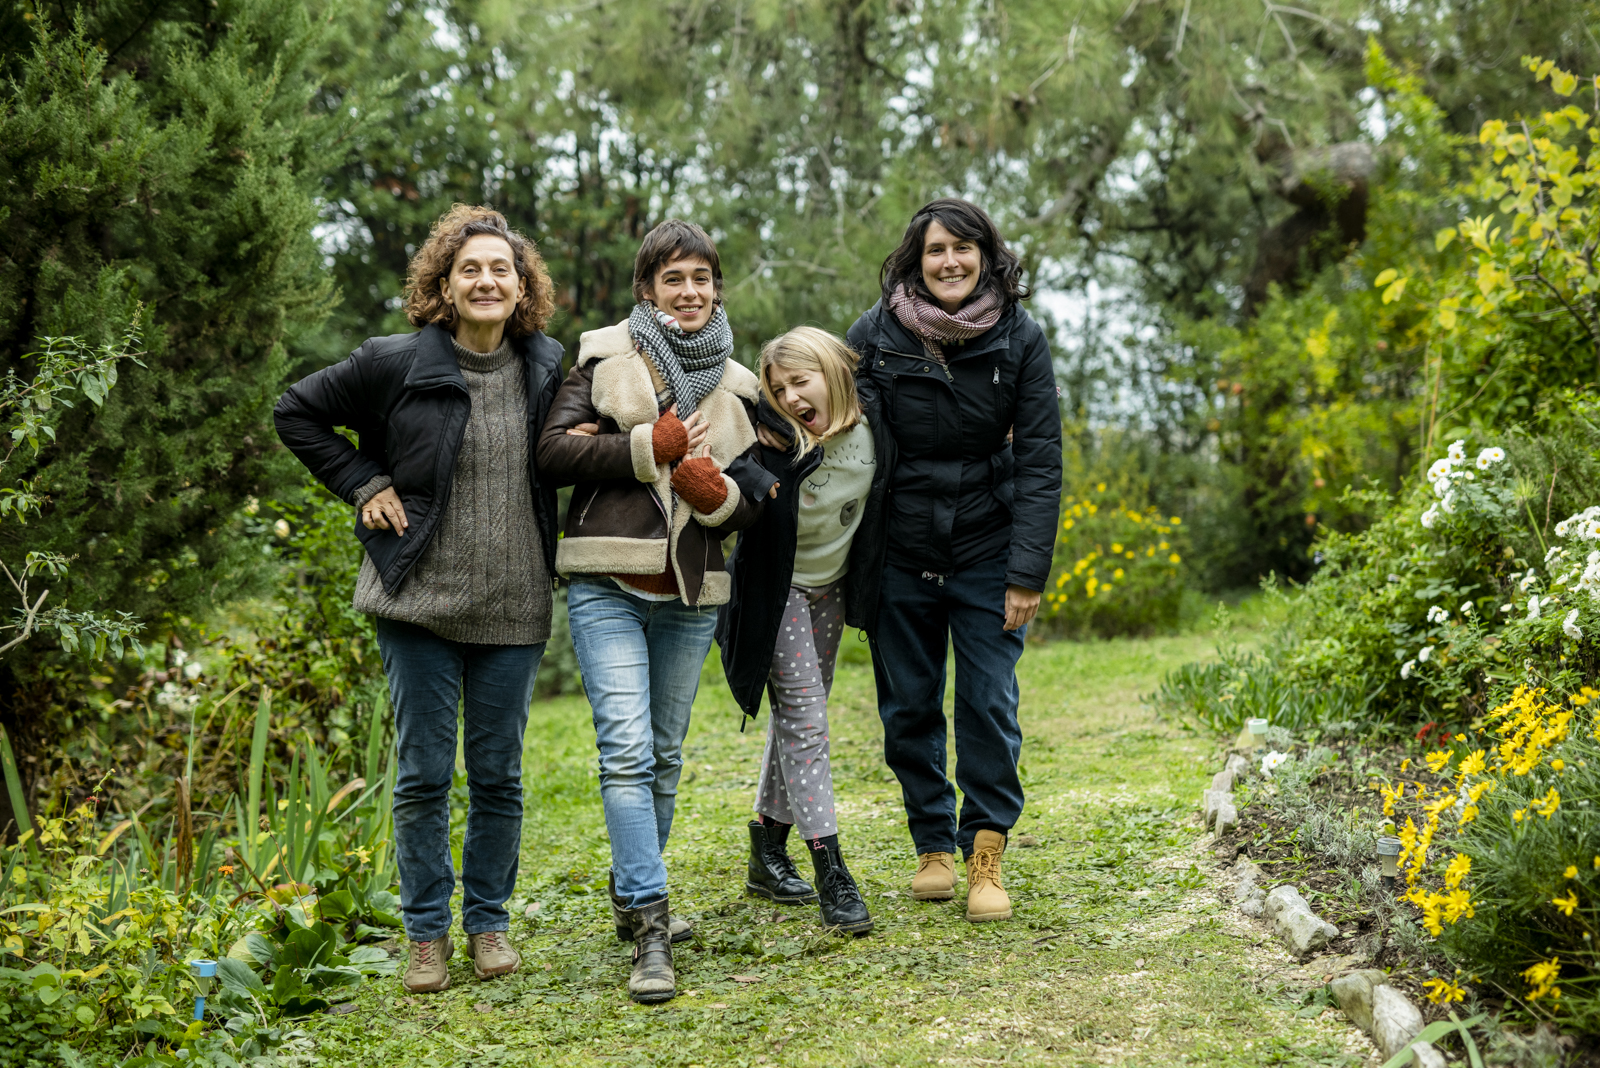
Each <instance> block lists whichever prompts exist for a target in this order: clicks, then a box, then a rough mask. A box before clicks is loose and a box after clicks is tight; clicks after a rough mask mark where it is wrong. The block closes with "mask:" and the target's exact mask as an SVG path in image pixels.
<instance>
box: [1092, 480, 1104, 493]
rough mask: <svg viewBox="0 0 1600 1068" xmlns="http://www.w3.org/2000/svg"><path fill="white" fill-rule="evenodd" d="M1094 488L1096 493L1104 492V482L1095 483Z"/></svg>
mask: <svg viewBox="0 0 1600 1068" xmlns="http://www.w3.org/2000/svg"><path fill="white" fill-rule="evenodd" d="M1094 490H1095V492H1096V493H1104V492H1105V491H1106V484H1105V483H1104V482H1100V483H1097V484H1096V485H1095V487H1094Z"/></svg>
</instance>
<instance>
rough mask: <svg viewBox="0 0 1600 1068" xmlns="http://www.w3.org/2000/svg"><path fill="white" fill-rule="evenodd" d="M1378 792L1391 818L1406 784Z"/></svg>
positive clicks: (1386, 814)
mask: <svg viewBox="0 0 1600 1068" xmlns="http://www.w3.org/2000/svg"><path fill="white" fill-rule="evenodd" d="M1378 792H1379V793H1380V794H1382V795H1383V814H1384V815H1385V816H1393V815H1394V803H1395V802H1396V801H1400V800H1403V799H1404V798H1405V796H1406V784H1405V783H1401V784H1400V785H1399V786H1380V787H1378ZM1595 859H1596V860H1597V861H1600V857H1596V858H1595Z"/></svg>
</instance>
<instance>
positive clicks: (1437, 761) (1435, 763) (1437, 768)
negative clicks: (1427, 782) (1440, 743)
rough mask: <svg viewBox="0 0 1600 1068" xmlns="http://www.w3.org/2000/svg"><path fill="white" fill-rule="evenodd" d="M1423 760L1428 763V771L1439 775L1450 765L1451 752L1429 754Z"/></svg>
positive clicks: (1443, 751)
mask: <svg viewBox="0 0 1600 1068" xmlns="http://www.w3.org/2000/svg"><path fill="white" fill-rule="evenodd" d="M1422 759H1424V760H1426V761H1427V762H1428V770H1429V771H1431V772H1433V773H1434V774H1435V775H1437V774H1439V772H1441V771H1443V770H1444V769H1445V767H1446V765H1448V764H1449V763H1450V750H1448V749H1440V750H1439V751H1437V752H1434V753H1429V754H1428V755H1427V756H1425V757H1423V758H1422Z"/></svg>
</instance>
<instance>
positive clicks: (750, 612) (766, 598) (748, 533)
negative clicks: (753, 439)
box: [717, 398, 883, 716]
mask: <svg viewBox="0 0 1600 1068" xmlns="http://www.w3.org/2000/svg"><path fill="white" fill-rule="evenodd" d="M870 418H871V416H868V419H869V420H870ZM756 419H757V422H758V423H759V424H760V425H761V426H764V427H766V428H767V429H768V430H770V431H772V432H773V434H774V435H775V436H776V437H777V438H778V439H779V440H781V441H786V440H789V439H790V438H792V436H793V432H792V431H791V430H790V428H789V424H787V423H785V422H784V421H783V418H782V417H781V416H779V415H778V413H777V412H775V411H773V410H772V408H771V406H769V405H768V404H767V401H766V399H765V398H762V400H761V403H760V405H759V406H758V407H757V409H756ZM756 450H757V455H756V457H755V459H756V460H757V461H758V462H759V463H760V464H761V466H762V467H763V468H765V469H766V470H767V471H769V472H771V473H772V475H773V476H775V477H776V478H777V480H778V495H777V497H776V498H774V499H771V500H769V501H767V506H766V509H765V510H764V511H763V512H762V514H761V518H760V519H758V520H756V522H755V524H754V525H753V526H751V527H749V528H748V529H746V530H745V531H744V532H743V533H741V534H740V535H739V544H738V545H736V546H734V549H733V554H732V555H731V556H729V557H728V572H729V574H730V575H731V577H732V579H733V596H732V598H731V599H730V600H729V601H728V603H727V604H725V605H723V606H722V607H721V608H720V609H718V612H717V645H718V646H719V647H720V648H721V650H722V671H723V674H725V675H726V676H727V678H728V689H730V690H732V691H733V699H734V700H735V701H737V702H738V703H739V707H740V708H741V709H743V710H744V712H745V714H746V715H748V716H754V715H757V714H758V713H759V712H760V711H761V695H762V693H763V691H765V690H766V689H767V678H768V675H769V673H770V672H771V670H772V651H773V650H774V649H776V648H777V645H778V628H779V627H781V626H782V625H783V609H784V605H786V604H787V603H788V601H789V588H790V580H791V579H792V578H793V577H794V549H795V541H796V539H797V537H798V535H799V530H800V484H801V483H802V482H804V481H805V479H806V477H807V476H809V475H810V474H811V473H812V472H813V471H815V470H816V469H817V467H818V466H819V465H820V464H821V463H822V455H823V453H822V450H821V449H820V448H816V449H812V450H811V451H810V452H808V453H807V454H806V455H805V456H804V457H800V458H798V459H797V458H796V456H795V453H796V450H795V449H794V448H793V447H791V448H789V449H787V450H784V451H780V450H778V449H772V448H768V447H767V446H765V445H757V446H756ZM882 479H883V467H882V466H881V465H880V466H878V467H877V468H875V469H874V471H873V477H872V489H871V490H870V491H869V492H868V500H871V499H872V497H873V496H874V495H878V494H881V492H882V487H881V486H880V482H881V481H882ZM865 527H866V523H865V520H864V519H863V522H862V526H861V527H860V528H858V529H857V531H856V536H855V538H854V539H852V540H851V542H850V569H849V571H847V572H846V573H845V577H844V588H845V606H846V611H848V610H849V606H850V604H851V603H853V600H854V598H855V597H856V596H857V593H856V587H857V585H858V583H859V581H860V576H864V575H867V574H868V573H869V569H870V568H871V567H873V566H874V561H881V560H882V558H883V551H882V547H881V546H875V545H872V544H870V542H869V540H868V538H866V537H863V536H862V531H863V530H864V529H865ZM880 529H881V528H880ZM877 566H882V565H881V563H879V564H878V565H877ZM877 590H878V580H877V577H876V575H872V576H871V591H872V596H873V597H876V596H877Z"/></svg>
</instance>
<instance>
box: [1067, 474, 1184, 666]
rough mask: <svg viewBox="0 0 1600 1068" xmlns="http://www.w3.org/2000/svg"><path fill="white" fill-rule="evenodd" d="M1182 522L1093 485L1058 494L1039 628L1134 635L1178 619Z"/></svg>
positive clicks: (1098, 485) (1180, 601) (1180, 605)
mask: <svg viewBox="0 0 1600 1068" xmlns="http://www.w3.org/2000/svg"><path fill="white" fill-rule="evenodd" d="M1182 526H1183V520H1182V518H1180V517H1179V516H1166V515H1163V514H1162V513H1160V512H1158V511H1156V509H1155V508H1154V507H1147V508H1144V509H1143V510H1140V509H1138V508H1133V507H1129V506H1128V505H1127V504H1126V503H1124V501H1123V500H1121V499H1119V498H1118V497H1117V496H1115V495H1113V494H1112V493H1111V492H1109V491H1108V490H1107V487H1106V483H1104V482H1097V483H1094V484H1093V485H1092V486H1090V487H1087V488H1086V489H1084V490H1083V491H1082V492H1080V493H1076V494H1068V495H1066V496H1065V497H1063V498H1062V515H1061V528H1060V530H1059V531H1058V532H1057V536H1056V552H1055V562H1054V567H1053V570H1052V575H1051V578H1050V581H1049V583H1048V584H1047V585H1046V587H1045V590H1044V600H1043V602H1042V603H1041V605H1040V607H1039V622H1040V623H1041V624H1042V625H1043V626H1042V629H1044V630H1045V631H1047V632H1052V633H1056V634H1064V635H1072V636H1078V635H1083V634H1087V633H1095V634H1102V635H1112V634H1141V633H1149V632H1150V631H1154V630H1158V629H1162V628H1167V627H1171V626H1173V625H1175V624H1176V623H1177V621H1178V616H1179V612H1180V610H1181V607H1182V602H1183V590H1184V579H1183V576H1182V566H1183V548H1184V538H1183V533H1182Z"/></svg>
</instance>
